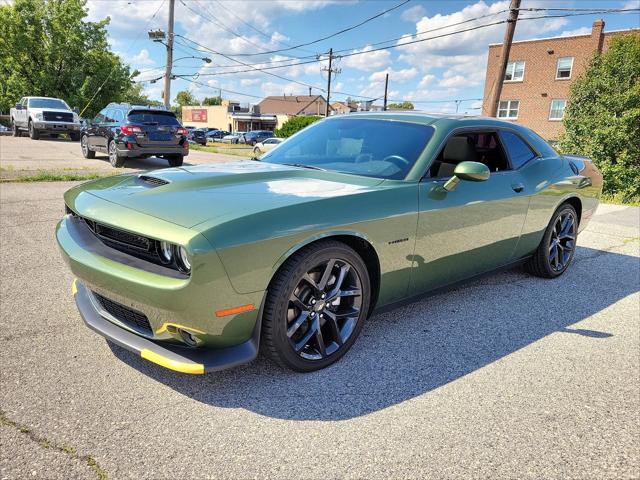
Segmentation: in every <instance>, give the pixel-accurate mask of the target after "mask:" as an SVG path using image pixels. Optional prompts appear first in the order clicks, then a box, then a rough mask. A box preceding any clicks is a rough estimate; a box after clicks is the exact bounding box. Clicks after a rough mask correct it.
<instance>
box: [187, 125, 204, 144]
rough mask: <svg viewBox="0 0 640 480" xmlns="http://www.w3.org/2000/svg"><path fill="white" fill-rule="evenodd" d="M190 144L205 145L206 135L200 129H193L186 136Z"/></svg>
mask: <svg viewBox="0 0 640 480" xmlns="http://www.w3.org/2000/svg"><path fill="white" fill-rule="evenodd" d="M187 138H188V139H189V141H190V142H193V143H197V144H199V145H206V144H207V134H206V132H205V131H204V130H202V129H200V128H195V129H193V130H191V131H190V132H189V135H188V136H187Z"/></svg>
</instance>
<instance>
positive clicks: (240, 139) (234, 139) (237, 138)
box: [220, 132, 244, 143]
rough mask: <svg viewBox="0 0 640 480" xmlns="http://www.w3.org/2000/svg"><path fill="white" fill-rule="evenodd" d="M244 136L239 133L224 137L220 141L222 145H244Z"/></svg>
mask: <svg viewBox="0 0 640 480" xmlns="http://www.w3.org/2000/svg"><path fill="white" fill-rule="evenodd" d="M243 135H244V134H243V133H240V132H237V133H230V134H229V135H225V136H224V137H222V138H221V139H220V141H221V142H222V143H244V136H243Z"/></svg>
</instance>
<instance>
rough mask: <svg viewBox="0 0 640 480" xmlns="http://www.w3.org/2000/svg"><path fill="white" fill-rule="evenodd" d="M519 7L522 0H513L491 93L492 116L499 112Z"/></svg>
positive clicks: (490, 108) (490, 113)
mask: <svg viewBox="0 0 640 480" xmlns="http://www.w3.org/2000/svg"><path fill="white" fill-rule="evenodd" d="M519 9H520V0H511V4H510V5H509V19H508V20H507V30H506V31H505V33H504V40H503V41H502V51H501V53H500V63H499V68H498V75H497V77H496V78H495V79H494V80H493V82H494V83H493V88H492V89H491V91H490V93H489V101H488V112H487V113H488V114H489V116H490V117H495V116H496V114H497V113H498V103H499V102H500V95H501V94H502V82H503V81H504V74H505V72H506V71H507V63H509V51H510V50H511V42H512V41H513V32H514V31H515V29H516V22H517V21H518V12H519V11H520V10H519Z"/></svg>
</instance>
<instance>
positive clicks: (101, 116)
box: [93, 108, 107, 123]
mask: <svg viewBox="0 0 640 480" xmlns="http://www.w3.org/2000/svg"><path fill="white" fill-rule="evenodd" d="M106 115H107V109H106V108H105V109H103V110H100V113H98V115H96V118H94V119H93V121H94V122H95V123H103V122H104V119H105V118H106Z"/></svg>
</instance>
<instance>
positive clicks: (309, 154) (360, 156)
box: [261, 118, 433, 179]
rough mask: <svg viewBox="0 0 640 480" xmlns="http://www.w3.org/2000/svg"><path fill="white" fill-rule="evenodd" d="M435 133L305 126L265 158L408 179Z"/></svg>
mask: <svg viewBox="0 0 640 480" xmlns="http://www.w3.org/2000/svg"><path fill="white" fill-rule="evenodd" d="M432 135H433V128H432V127H430V126H428V125H420V124H415V123H408V122H399V121H388V120H374V119H363V118H353V119H347V118H341V119H330V120H324V121H320V122H317V123H314V124H313V125H311V126H309V127H308V128H305V129H304V130H302V131H301V132H299V133H297V134H296V135H294V136H293V137H291V138H290V139H288V140H287V141H286V142H284V143H283V144H282V145H280V146H279V147H278V148H276V149H274V150H271V151H270V152H269V153H267V154H266V155H264V156H263V157H261V160H262V161H264V162H270V163H280V164H302V165H308V166H312V167H319V168H322V169H326V170H332V171H338V172H344V173H352V174H355V175H364V176H368V177H377V178H390V179H403V178H405V176H406V175H407V173H408V172H409V170H410V169H411V167H413V165H414V163H415V162H416V160H417V159H418V156H419V155H420V154H421V153H422V151H423V150H424V148H425V146H426V144H427V142H428V141H429V140H430V139H431V136H432Z"/></svg>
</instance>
